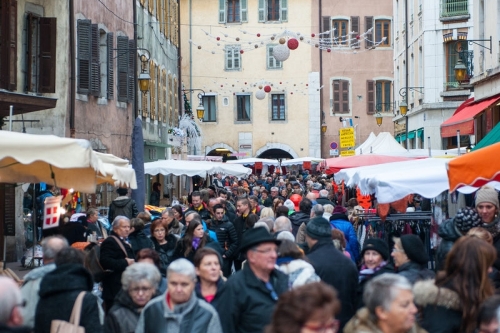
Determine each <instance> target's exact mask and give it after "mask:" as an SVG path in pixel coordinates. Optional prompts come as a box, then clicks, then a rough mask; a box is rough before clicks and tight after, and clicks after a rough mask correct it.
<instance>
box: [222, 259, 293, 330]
mask: <svg viewBox="0 0 500 333" xmlns="http://www.w3.org/2000/svg"><path fill="white" fill-rule="evenodd" d="M269 282H270V283H271V285H272V286H273V289H274V292H275V295H274V296H275V297H276V296H279V295H281V294H282V293H284V292H286V291H287V290H288V289H289V288H288V277H287V276H286V275H285V274H284V273H282V272H280V271H279V270H276V269H275V270H274V271H273V272H272V273H271V277H270V280H269ZM276 301H277V299H275V298H273V294H272V293H271V291H270V290H269V289H267V288H266V285H265V283H264V282H263V281H262V280H260V279H258V278H257V277H256V276H255V274H254V273H253V271H252V269H251V268H250V265H249V264H247V265H245V266H243V268H242V269H241V270H240V271H238V272H237V273H236V274H234V275H232V276H231V277H230V278H229V279H228V280H227V282H226V284H225V285H224V288H223V289H222V292H221V295H220V299H219V302H218V304H217V307H216V309H217V312H219V315H220V318H221V323H222V328H223V330H224V333H260V332H263V331H264V327H266V325H268V324H269V323H270V322H271V316H272V314H273V311H274V307H275V305H276Z"/></svg>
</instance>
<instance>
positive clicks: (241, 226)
mask: <svg viewBox="0 0 500 333" xmlns="http://www.w3.org/2000/svg"><path fill="white" fill-rule="evenodd" d="M252 215H255V214H252V213H250V214H248V215H247V216H246V217H243V216H241V215H240V216H237V217H236V219H235V220H234V223H233V224H234V229H236V236H237V237H238V253H236V255H235V256H234V257H233V258H235V259H239V260H244V256H243V254H242V253H241V252H240V249H239V244H240V242H241V240H242V239H243V234H244V233H245V231H247V229H248V228H247V223H246V220H247V219H248V218H249V217H250V216H252Z"/></svg>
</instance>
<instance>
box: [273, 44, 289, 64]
mask: <svg viewBox="0 0 500 333" xmlns="http://www.w3.org/2000/svg"><path fill="white" fill-rule="evenodd" d="M273 56H274V58H275V59H276V60H278V61H285V60H287V59H288V57H289V56H290V49H289V48H288V46H286V44H279V45H276V46H275V47H273Z"/></svg>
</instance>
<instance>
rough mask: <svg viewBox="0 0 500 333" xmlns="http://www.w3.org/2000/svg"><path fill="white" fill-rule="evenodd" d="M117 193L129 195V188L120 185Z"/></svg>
mask: <svg viewBox="0 0 500 333" xmlns="http://www.w3.org/2000/svg"><path fill="white" fill-rule="evenodd" d="M116 193H118V195H122V196H123V195H127V193H128V189H126V188H124V187H119V188H118V189H117V190H116Z"/></svg>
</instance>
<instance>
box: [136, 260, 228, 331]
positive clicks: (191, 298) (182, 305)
mask: <svg viewBox="0 0 500 333" xmlns="http://www.w3.org/2000/svg"><path fill="white" fill-rule="evenodd" d="M167 280H168V286H167V291H166V292H165V294H163V295H161V296H158V297H156V298H154V299H153V300H151V301H150V302H149V303H148V304H147V305H146V307H145V308H144V310H143V311H142V312H141V316H140V317H139V322H138V324H137V328H136V330H135V333H156V332H174V333H222V327H221V324H220V320H219V315H218V314H217V311H215V309H214V308H213V306H211V305H210V304H208V303H207V302H205V301H203V300H201V299H199V298H198V297H196V293H195V292H194V288H195V284H196V271H195V268H194V265H193V264H192V263H191V262H190V261H189V260H187V259H184V258H181V259H178V260H175V261H173V262H172V263H171V264H170V265H169V266H168V268H167Z"/></svg>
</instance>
